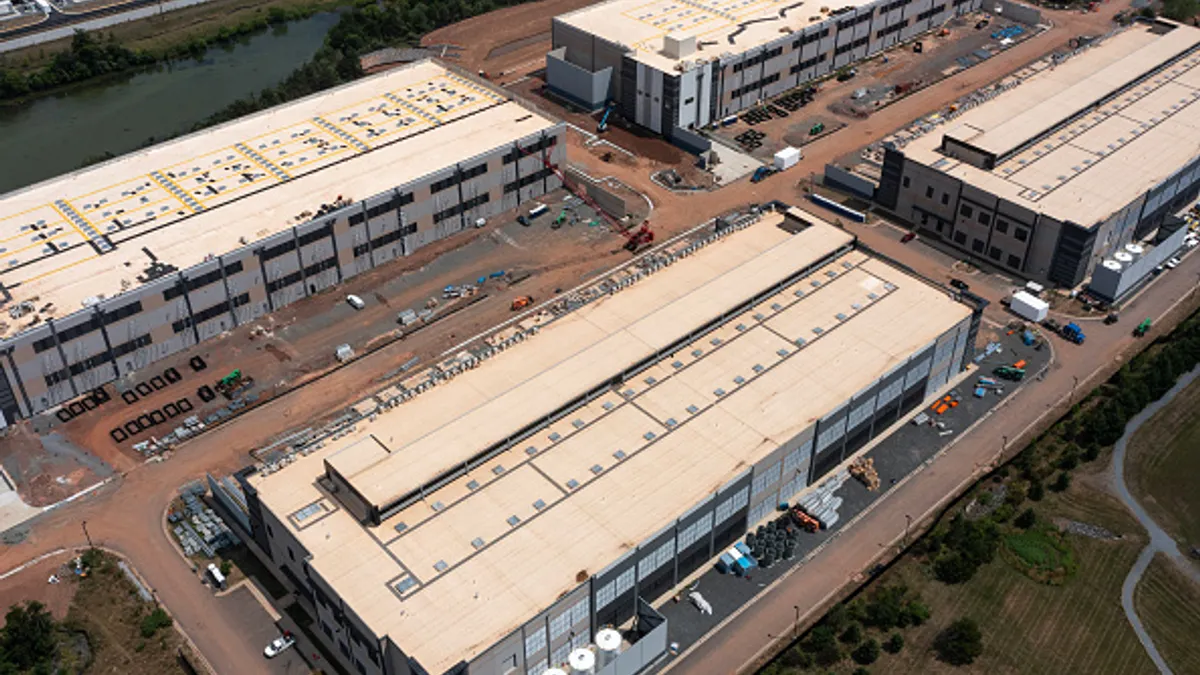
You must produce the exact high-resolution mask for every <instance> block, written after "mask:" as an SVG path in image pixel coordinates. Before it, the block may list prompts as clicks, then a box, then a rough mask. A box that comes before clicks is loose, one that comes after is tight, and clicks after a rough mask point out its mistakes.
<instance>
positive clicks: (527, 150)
mask: <svg viewBox="0 0 1200 675" xmlns="http://www.w3.org/2000/svg"><path fill="white" fill-rule="evenodd" d="M555 145H558V136H545V137H543V138H542V139H541V140H540V141H538V142H537V143H534V144H533V145H529V146H525V147H523V148H521V156H522V157H524V156H525V155H529V154H532V153H535V152H537V151H539V150H545V149H546V148H552V147H554V146H555ZM515 161H517V151H516V150H510V151H509V152H508V153H507V154H505V155H504V163H505V164H512V163H513V162H515Z"/></svg>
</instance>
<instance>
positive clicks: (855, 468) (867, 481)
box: [850, 457, 879, 491]
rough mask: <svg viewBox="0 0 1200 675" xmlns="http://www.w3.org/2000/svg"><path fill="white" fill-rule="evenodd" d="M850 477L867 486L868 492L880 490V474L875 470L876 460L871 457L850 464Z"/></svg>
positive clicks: (861, 458) (860, 458)
mask: <svg viewBox="0 0 1200 675" xmlns="http://www.w3.org/2000/svg"><path fill="white" fill-rule="evenodd" d="M850 475H851V476H854V477H855V478H857V479H858V481H859V482H860V483H862V484H863V485H865V486H867V489H868V490H871V491H874V490H878V489H879V472H877V471H876V470H875V460H874V459H873V458H871V457H859V458H858V459H856V460H854V461H853V462H852V463H851V464H850Z"/></svg>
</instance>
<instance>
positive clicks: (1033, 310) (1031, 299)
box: [1011, 291, 1050, 323]
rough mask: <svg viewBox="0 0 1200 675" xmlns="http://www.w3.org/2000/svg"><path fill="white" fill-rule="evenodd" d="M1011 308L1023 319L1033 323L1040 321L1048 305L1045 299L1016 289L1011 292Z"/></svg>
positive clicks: (1048, 307) (1048, 309)
mask: <svg viewBox="0 0 1200 675" xmlns="http://www.w3.org/2000/svg"><path fill="white" fill-rule="evenodd" d="M1011 309H1012V311H1013V313H1015V314H1016V315H1017V316H1019V317H1021V318H1023V319H1026V320H1028V321H1032V322H1034V323H1041V322H1042V321H1043V320H1045V318H1046V314H1047V313H1048V312H1049V311H1050V305H1049V303H1047V302H1046V301H1045V300H1042V299H1041V298H1038V297H1035V296H1033V295H1030V294H1029V293H1026V292H1025V291H1017V292H1016V293H1013V296H1012V307H1011Z"/></svg>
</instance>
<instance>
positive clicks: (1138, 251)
mask: <svg viewBox="0 0 1200 675" xmlns="http://www.w3.org/2000/svg"><path fill="white" fill-rule="evenodd" d="M1125 252H1126V253H1128V254H1129V255H1131V256H1133V257H1135V258H1137V257H1140V256H1141V255H1142V254H1143V253H1145V252H1146V249H1144V248H1142V245H1141V244H1125Z"/></svg>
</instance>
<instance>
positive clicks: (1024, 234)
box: [1013, 227, 1029, 241]
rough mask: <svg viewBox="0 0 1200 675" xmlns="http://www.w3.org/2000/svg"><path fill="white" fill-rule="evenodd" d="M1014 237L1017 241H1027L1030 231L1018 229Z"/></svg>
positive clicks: (1014, 231)
mask: <svg viewBox="0 0 1200 675" xmlns="http://www.w3.org/2000/svg"><path fill="white" fill-rule="evenodd" d="M1013 236H1014V237H1016V238H1017V241H1025V240H1026V239H1028V238H1029V230H1026V229H1025V228H1023V227H1018V228H1016V229H1015V230H1013Z"/></svg>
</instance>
